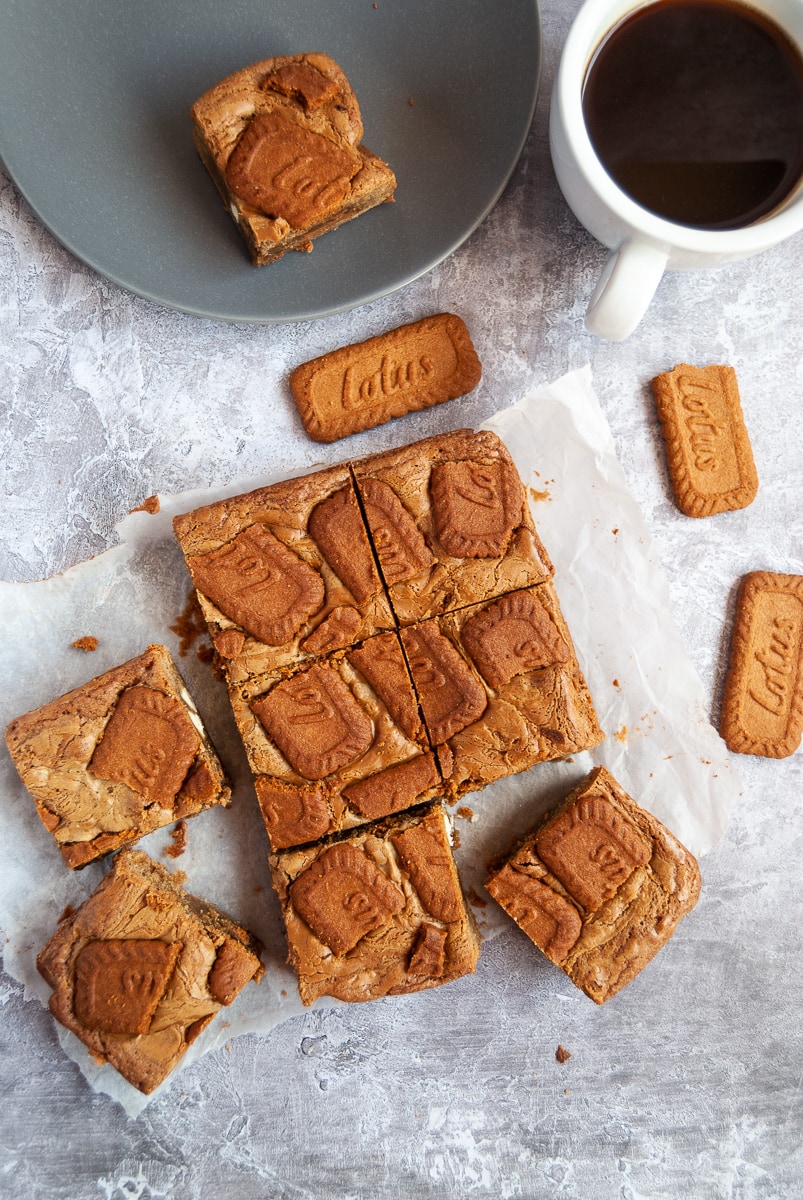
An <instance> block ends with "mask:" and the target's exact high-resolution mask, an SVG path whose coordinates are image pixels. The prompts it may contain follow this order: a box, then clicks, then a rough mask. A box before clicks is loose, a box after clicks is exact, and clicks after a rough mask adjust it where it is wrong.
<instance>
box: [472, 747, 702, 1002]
mask: <svg viewBox="0 0 803 1200" xmlns="http://www.w3.org/2000/svg"><path fill="white" fill-rule="evenodd" d="M486 887H487V888H488V891H489V892H490V893H491V895H492V896H493V897H494V899H495V900H497V901H498V903H499V904H501V906H502V908H504V909H505V911H506V912H507V913H508V914H509V915H510V916H511V917H512V918H513V920H514V921H515V922H516V923H517V925H519V926H520V927H521V928H522V929H523V930H524V932H525V933H526V934H527V936H528V937H529V938H530V939H531V940H532V941H533V942H534V943H535V945H536V946H537V947H538V948H539V950H542V951H543V952H544V954H546V956H547V957H548V958H549V959H551V961H552V962H553V963H555V964H556V965H557V966H559V967H560V968H561V969H562V970H563V971H565V972H566V974H567V975H568V976H569V978H570V979H571V981H572V983H574V984H576V986H577V987H579V988H581V989H582V991H584V992H585V993H586V995H587V996H590V997H591V999H592V1000H594V1001H595V1002H596V1003H597V1004H602V1003H604V1001H606V1000H608V999H610V997H611V996H614V995H615V994H616V993H617V992H618V991H619V990H620V988H623V987H624V986H625V984H627V983H629V982H630V981H631V980H632V979H634V978H635V976H636V975H637V974H638V973H639V971H641V970H642V968H643V967H645V966H646V965H647V963H648V962H649V961H650V959H651V958H653V956H654V955H655V954H657V952H658V951H659V950H660V949H661V947H662V946H664V945H665V944H666V942H667V941H668V940H669V938H670V937H671V936H672V934H673V933H674V931H675V928H676V927H677V924H678V922H679V921H680V919H681V918H682V917H684V916H685V915H686V913H688V912H690V911H691V909H692V908H694V905H695V904H696V903H697V898H698V896H699V893H700V872H699V869H698V866H697V862H696V860H695V859H694V857H693V856H692V855H691V854H690V853H689V851H688V850H686V849H685V847H684V846H682V845H681V844H680V842H679V841H678V840H677V839H676V838H674V837H673V836H672V834H671V833H670V832H669V830H668V829H666V828H665V826H663V825H662V824H661V823H660V821H658V820H656V818H655V817H653V816H652V815H651V814H650V813H648V812H647V811H646V810H645V809H643V808H640V807H639V805H638V804H636V802H635V801H634V800H632V799H631V798H630V796H628V795H627V793H626V792H625V791H624V789H623V788H622V787H621V786H620V784H618V783H617V781H616V780H615V779H614V778H613V776H612V775H611V774H610V772H608V771H607V770H606V769H605V768H604V767H597V768H596V769H595V770H593V771H591V773H590V774H589V775H587V776H586V778H585V779H584V780H583V781H582V783H580V784H579V785H578V786H577V787H576V788H574V789H573V790H572V791H571V792H570V793H569V795H568V796H567V797H566V798H565V800H564V801H563V803H562V804H561V805H559V807H558V808H557V809H556V810H555V811H554V812H552V813H551V814H549V815H548V816H547V817H546V818H545V819H544V821H543V823H542V824H541V825H540V826H539V827H538V828H537V829H536V830H535V831H534V833H532V834H530V835H529V836H528V837H527V838H525V839H524V841H523V842H521V843H520V845H519V846H518V847H517V848H516V849H515V850H514V851H513V853H512V854H511V855H510V856H509V858H508V859H507V861H506V862H505V864H504V866H502V867H501V868H500V869H499V870H497V871H495V872H494V874H492V875H491V877H490V879H489V880H488V882H487V884H486Z"/></svg>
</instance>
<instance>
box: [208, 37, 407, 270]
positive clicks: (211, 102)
mask: <svg viewBox="0 0 803 1200" xmlns="http://www.w3.org/2000/svg"><path fill="white" fill-rule="evenodd" d="M191 115H192V130H193V139H194V141H195V146H196V149H197V150H198V153H199V155H200V156H201V161H202V162H203V163H204V166H205V167H206V169H207V170H208V171H209V174H210V175H211V177H212V179H213V180H214V183H215V186H216V187H217V189H218V191H219V193H220V196H221V199H222V200H223V203H224V205H225V207H226V209H227V211H228V212H229V213H230V214H231V216H232V217H233V218H234V220H235V222H236V224H237V227H238V229H239V231H240V233H241V234H242V236H243V238H244V239H245V242H246V245H247V246H248V249H249V252H250V254H251V260H252V262H253V263H254V265H255V266H262V265H263V264H265V263H270V262H274V261H275V260H276V259H278V258H281V257H282V255H283V254H286V253H287V251H288V250H311V249H312V240H313V239H314V238H316V237H320V235H321V234H323V233H327V232H329V231H330V230H332V229H336V228H337V226H338V225H342V224H343V222H344V221H350V220H351V219H352V218H354V217H358V216H360V214H361V213H364V212H366V211H367V210H368V209H370V208H373V207H374V206H375V205H377V204H381V203H382V202H383V201H385V200H392V199H393V192H394V190H395V187H396V178H395V176H394V174H393V171H392V170H391V169H390V167H389V166H388V165H387V163H385V162H383V161H382V159H380V158H377V156H376V155H375V154H372V153H371V152H370V150H367V149H366V148H365V146H363V145H362V144H361V143H362V135H363V125H362V117H361V115H360V107H359V104H358V103H357V97H356V96H355V95H354V92H353V90H352V88H351V86H350V84H349V82H348V79H347V78H346V76H345V75H344V74H343V72H342V71H341V69H340V67H339V66H338V65H337V63H336V62H334V61H333V60H332V59H331V58H329V57H328V56H327V55H325V54H296V55H282V56H279V57H276V58H269V59H266V60H264V61H263V62H258V63H254V64H253V65H252V66H249V67H244V68H243V69H242V70H241V71H237V72H236V73H235V74H234V75H229V76H228V77H227V78H226V79H223V80H221V82H220V83H218V84H216V85H215V86H214V87H213V88H211V89H210V90H209V91H208V92H205V93H204V95H203V96H201V97H200V99H198V100H196V102H195V104H194V105H193V107H192V114H191Z"/></svg>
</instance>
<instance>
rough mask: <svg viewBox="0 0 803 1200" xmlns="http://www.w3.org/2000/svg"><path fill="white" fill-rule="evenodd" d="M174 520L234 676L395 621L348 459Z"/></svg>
mask: <svg viewBox="0 0 803 1200" xmlns="http://www.w3.org/2000/svg"><path fill="white" fill-rule="evenodd" d="M173 527H174V531H175V535H176V537H177V539H178V542H179V545H180V546H181V549H182V551H183V552H184V556H185V558H186V561H187V566H188V568H189V571H190V575H191V576H192V580H193V583H194V584H195V587H196V590H197V593H198V599H199V602H200V605H201V608H202V610H203V613H204V616H205V617H206V621H207V625H208V627H209V632H210V636H211V637H212V641H213V642H214V645H215V649H216V651H217V655H218V658H219V660H220V661H222V663H223V665H224V668H225V671H226V674H227V676H228V678H229V680H230V682H231V683H233V684H235V685H237V684H241V683H244V682H246V681H247V680H249V679H253V678H255V677H258V676H260V675H263V674H265V673H266V672H268V671H274V670H276V669H277V668H282V667H291V666H294V665H295V664H296V663H297V662H299V661H301V660H304V659H311V658H316V657H323V656H325V655H326V654H328V653H331V651H333V650H335V649H337V648H339V647H342V646H350V645H354V644H356V643H357V642H359V641H362V640H363V639H364V638H366V637H369V636H370V635H371V634H374V633H377V632H382V631H383V630H386V629H392V628H393V627H394V620H393V615H392V613H391V610H390V607H389V605H388V601H387V598H386V596H385V592H384V588H383V587H382V581H381V580H380V578H379V572H378V571H377V568H376V562H375V560H374V555H373V552H372V550H371V546H370V543H369V541H368V535H367V533H366V531H365V526H364V523H363V520H362V516H361V513H360V508H359V505H358V503H357V497H356V494H355V491H354V487H353V484H352V481H351V474H350V472H349V469H348V466H347V465H344V466H339V467H331V468H329V469H327V470H323V471H317V472H315V473H314V474H312V475H305V476H302V477H301V478H297V479H287V480H284V481H283V482H281V483H277V484H273V485H271V486H269V487H265V488H259V489H257V490H256V491H253V492H249V493H247V494H246V495H242V496H235V497H233V498H232V499H229V500H220V501H218V502H217V503H215V504H209V505H207V506H206V507H204V508H199V509H196V510H195V511H194V512H190V513H187V514H185V515H184V516H180V517H176V518H175V521H174V522H173Z"/></svg>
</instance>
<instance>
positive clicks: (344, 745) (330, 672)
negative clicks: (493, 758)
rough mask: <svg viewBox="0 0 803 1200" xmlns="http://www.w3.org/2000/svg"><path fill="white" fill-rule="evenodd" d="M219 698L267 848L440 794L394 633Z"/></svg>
mask: <svg viewBox="0 0 803 1200" xmlns="http://www.w3.org/2000/svg"><path fill="white" fill-rule="evenodd" d="M229 695H230V698H231V702H232V708H233V710H234V716H235V720H236V722H237V727H238V729H239V731H240V736H241V737H242V740H243V743H244V745H245V749H246V753H247V755H248V761H249V765H250V767H251V771H252V772H253V775H254V780H255V787H256V793H257V797H258V799H259V803H260V807H261V810H262V816H263V818H264V821H265V826H266V828H267V831H268V835H269V837H270V840H271V846H272V848H273V849H274V850H279V849H284V848H286V847H288V846H295V845H299V844H301V843H303V842H310V841H314V840H316V839H317V838H321V837H324V836H326V835H328V834H331V833H334V832H337V831H338V830H341V829H347V828H350V827H352V826H355V825H358V824H362V823H365V822H366V821H371V820H375V819H376V818H378V817H384V816H387V815H388V814H390V813H394V812H397V811H399V810H400V809H402V808H409V807H410V806H412V805H414V804H421V803H423V802H424V801H425V800H429V799H432V798H434V797H435V796H438V795H442V791H443V785H442V780H441V774H440V771H439V769H438V766H437V763H436V761H435V756H434V755H433V754H432V752H431V750H430V746H429V743H428V741H427V738H426V734H425V731H424V727H423V723H422V721H421V718H420V714H419V710H418V704H417V701H416V697H415V694H414V692H413V688H412V683H411V681H410V676H409V673H408V671H407V666H406V663H405V660H404V656H403V654H402V649H401V645H400V643H399V640H398V637H397V635H396V634H395V633H385V634H381V635H379V636H378V637H374V638H370V639H369V640H368V641H367V642H365V643H363V645H361V646H357V647H354V648H353V649H351V650H348V651H346V652H344V653H341V654H339V655H337V656H334V657H331V658H328V659H325V660H323V661H320V662H316V663H313V664H312V665H310V666H304V667H302V668H300V669H299V670H297V671H296V672H294V673H292V674H278V673H277V674H274V675H272V676H262V677H261V678H259V679H255V680H251V681H249V682H248V683H246V684H244V685H241V686H240V687H231V688H230V691H229Z"/></svg>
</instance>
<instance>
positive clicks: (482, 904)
mask: <svg viewBox="0 0 803 1200" xmlns="http://www.w3.org/2000/svg"><path fill="white" fill-rule="evenodd" d="M468 898H469V900H470V901H471V903H472V904H473V905H474V907H475V908H487V907H488V901H487V900H483V898H482V896H479V895H478V894H477V892H476V891H475V890H474V888H472V889H471V891H470V892H469V893H468Z"/></svg>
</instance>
